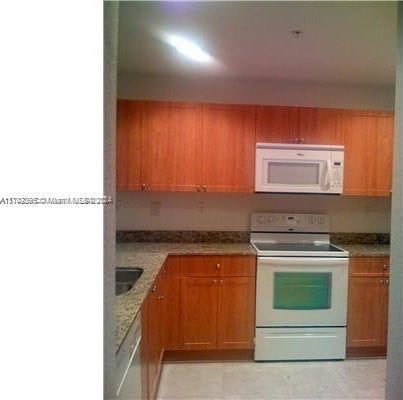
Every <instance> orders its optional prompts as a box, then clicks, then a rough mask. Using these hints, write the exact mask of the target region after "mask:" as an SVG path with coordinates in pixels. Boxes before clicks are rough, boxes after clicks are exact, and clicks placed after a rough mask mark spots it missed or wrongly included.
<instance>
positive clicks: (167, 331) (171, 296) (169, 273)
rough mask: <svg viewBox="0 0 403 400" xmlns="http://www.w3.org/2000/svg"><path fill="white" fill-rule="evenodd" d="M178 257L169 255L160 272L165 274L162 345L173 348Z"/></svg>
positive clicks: (176, 345) (176, 318) (176, 330)
mask: <svg viewBox="0 0 403 400" xmlns="http://www.w3.org/2000/svg"><path fill="white" fill-rule="evenodd" d="M179 259H180V257H175V256H169V257H168V259H167V261H165V264H164V267H163V271H162V273H163V274H164V275H165V294H164V296H165V299H164V303H163V304H164V310H163V315H162V317H164V321H165V322H164V332H163V347H164V349H165V350H175V349H177V348H178V346H179V338H178V336H179V331H178V325H179V314H178V309H179V305H178V301H179V297H178V265H179Z"/></svg>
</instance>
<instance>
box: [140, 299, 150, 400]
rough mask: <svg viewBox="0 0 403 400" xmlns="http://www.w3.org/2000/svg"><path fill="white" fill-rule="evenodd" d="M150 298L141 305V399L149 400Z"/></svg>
mask: <svg viewBox="0 0 403 400" xmlns="http://www.w3.org/2000/svg"><path fill="white" fill-rule="evenodd" d="M148 325H149V318H148V296H147V297H146V298H145V300H144V301H143V304H142V305H141V349H140V357H141V393H142V395H141V398H142V399H148V398H149V394H148V376H149V373H148V363H149V358H150V349H149V340H148Z"/></svg>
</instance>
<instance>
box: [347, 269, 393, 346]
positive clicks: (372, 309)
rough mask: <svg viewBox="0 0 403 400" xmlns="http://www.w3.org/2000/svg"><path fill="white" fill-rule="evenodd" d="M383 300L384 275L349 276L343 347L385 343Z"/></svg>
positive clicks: (384, 293)
mask: <svg viewBox="0 0 403 400" xmlns="http://www.w3.org/2000/svg"><path fill="white" fill-rule="evenodd" d="M387 302H388V286H387V278H385V277H382V276H380V277H378V276H369V277H365V276H351V277H350V278H349V288H348V312H347V347H384V346H386V324H387Z"/></svg>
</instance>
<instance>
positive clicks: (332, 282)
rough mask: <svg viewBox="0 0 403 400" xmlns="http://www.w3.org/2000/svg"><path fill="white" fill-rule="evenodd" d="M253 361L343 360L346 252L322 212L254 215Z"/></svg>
mask: <svg viewBox="0 0 403 400" xmlns="http://www.w3.org/2000/svg"><path fill="white" fill-rule="evenodd" d="M251 244H252V245H253V247H254V248H255V249H256V251H257V255H258V263H257V278H256V334H255V360H257V361H270V360H323V359H344V358H345V348H346V314H347V277H348V252H346V251H345V250H343V249H342V248H340V247H338V246H335V245H332V244H331V243H330V234H329V217H328V216H327V215H323V214H272V213H265V214H252V215H251Z"/></svg>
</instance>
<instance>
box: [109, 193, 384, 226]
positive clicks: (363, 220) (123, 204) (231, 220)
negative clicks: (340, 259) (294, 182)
mask: <svg viewBox="0 0 403 400" xmlns="http://www.w3.org/2000/svg"><path fill="white" fill-rule="evenodd" d="M253 212H272V213H273V212H297V213H310V212H313V213H324V214H328V215H329V217H330V231H331V232H353V233H356V232H363V233H368V232H370V233H388V232H390V198H386V197H373V198H369V197H347V196H337V195H302V194H289V195H285V194H253V193H251V194H235V193H197V192H195V193H166V192H118V193H117V201H116V229H117V230H119V231H198V232H199V231H219V232H222V231H230V232H248V231H249V229H250V214H251V213H253Z"/></svg>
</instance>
